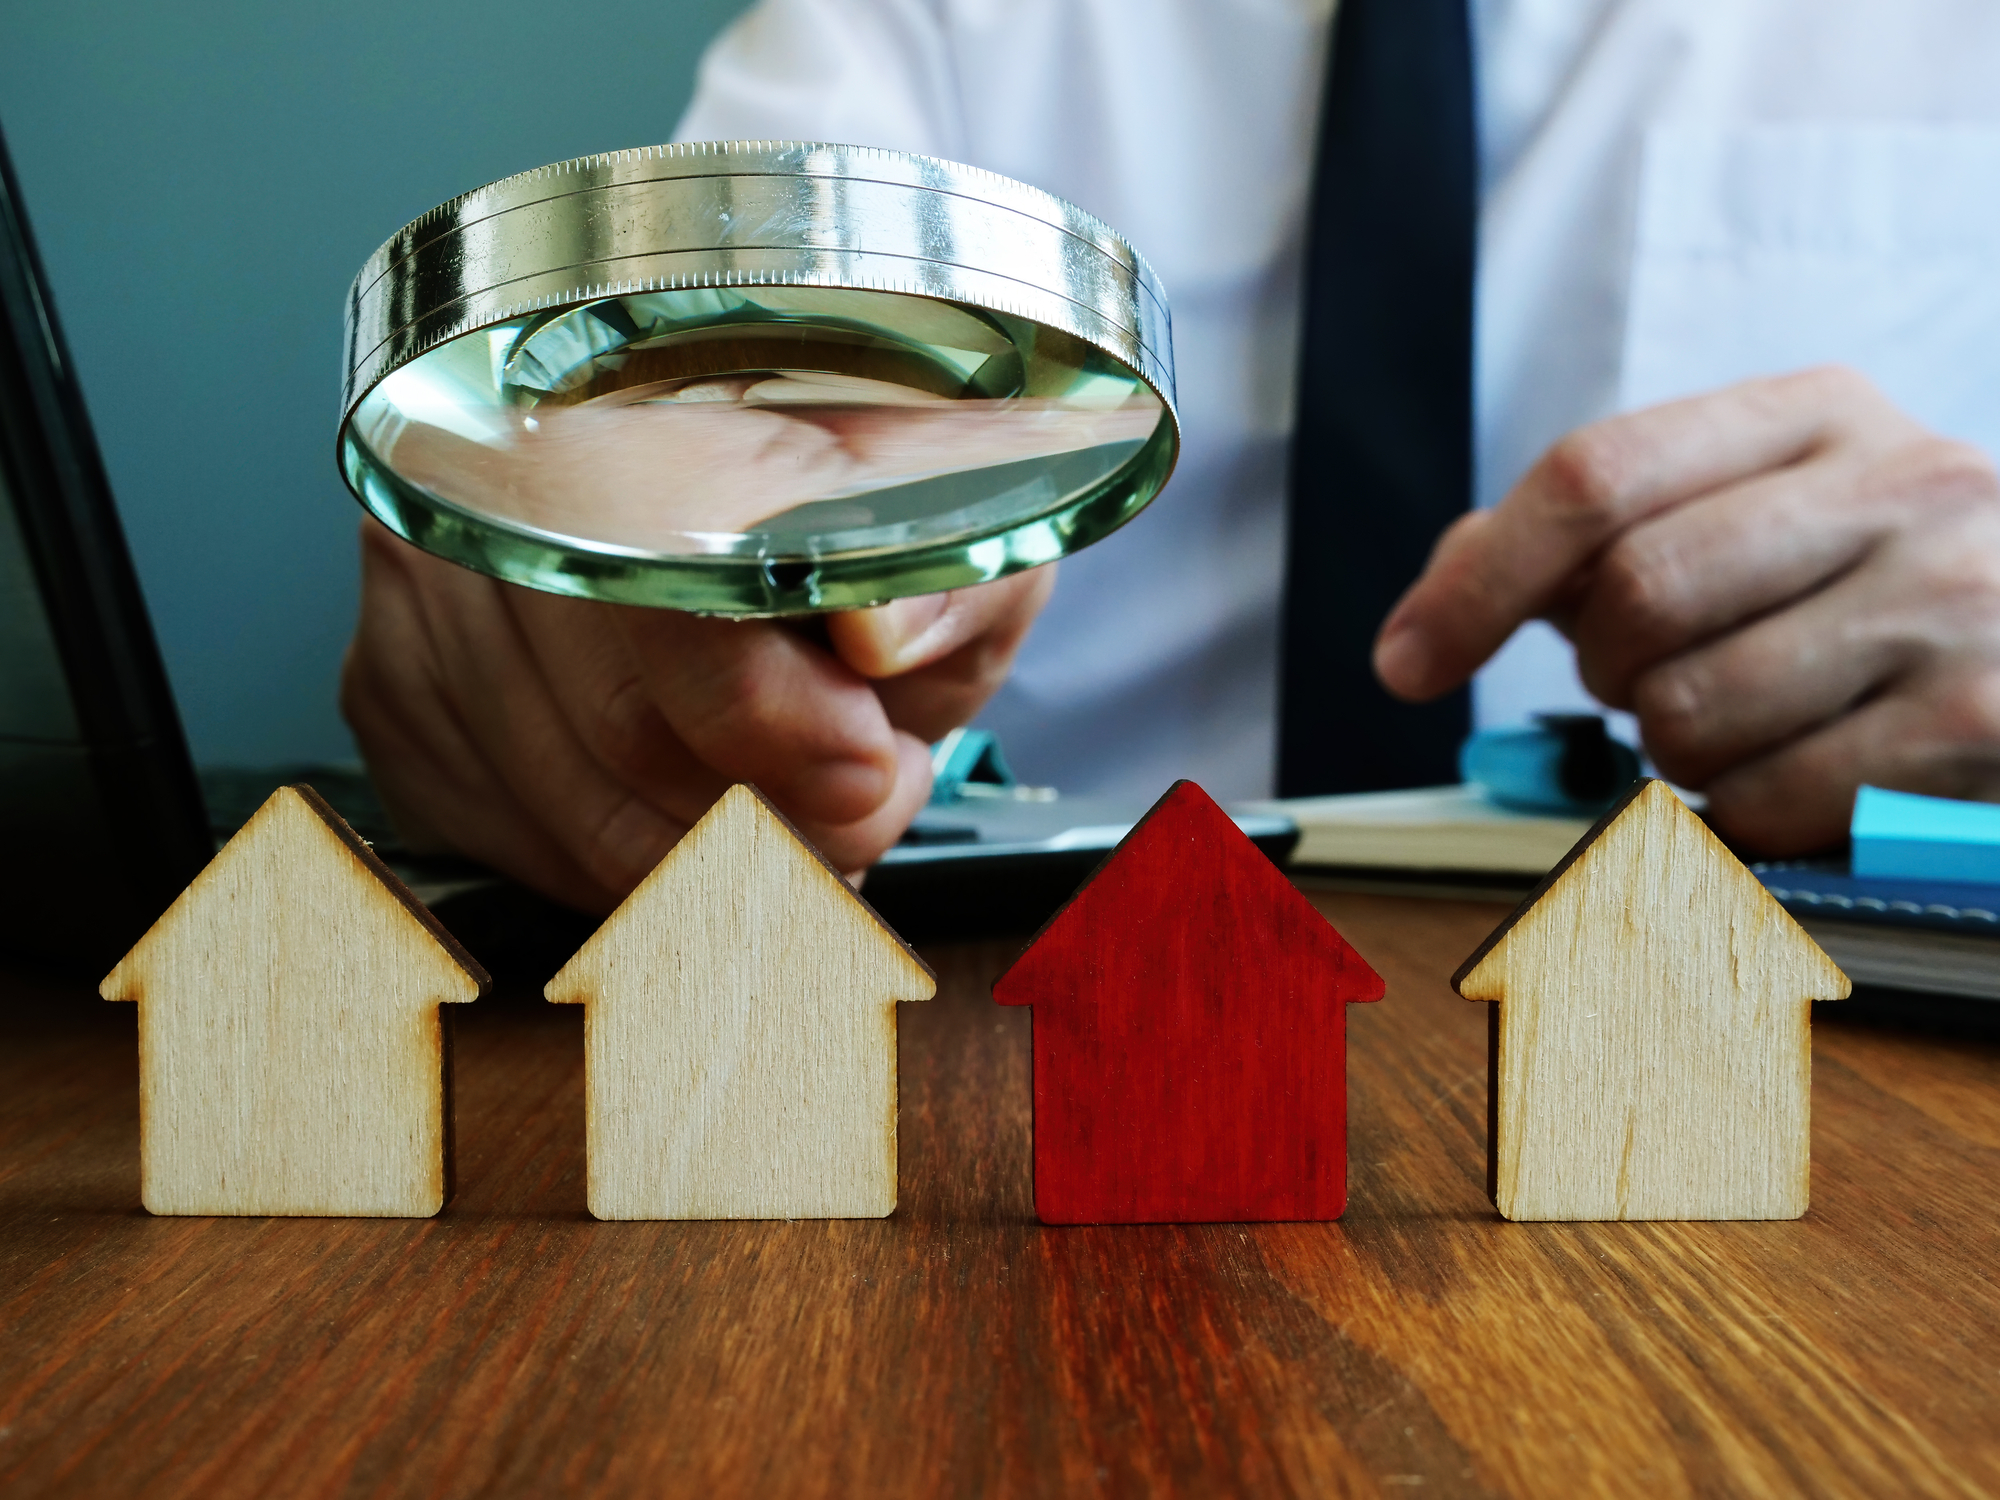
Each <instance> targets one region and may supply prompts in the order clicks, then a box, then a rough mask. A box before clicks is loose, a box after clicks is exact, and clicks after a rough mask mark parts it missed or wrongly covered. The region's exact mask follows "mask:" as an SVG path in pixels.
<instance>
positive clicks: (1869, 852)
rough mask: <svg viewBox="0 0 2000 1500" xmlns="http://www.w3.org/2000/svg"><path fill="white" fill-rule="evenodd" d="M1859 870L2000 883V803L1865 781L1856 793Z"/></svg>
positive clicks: (1899, 877) (1895, 876) (1861, 873)
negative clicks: (1920, 792) (1899, 789)
mask: <svg viewBox="0 0 2000 1500" xmlns="http://www.w3.org/2000/svg"><path fill="white" fill-rule="evenodd" d="M1848 832H1849V836H1850V837H1851V838H1852V839H1853V840H1854V857H1853V864H1852V868H1853V870H1854V873H1855V874H1856V875H1858V876H1865V877H1873V878H1877V879H1881V878H1888V879H1894V880H1956V881H1971V882H1979V883H1984V884H1987V885H2000V806H1995V805H1994V804H1993V803H1990V802H1960V801H1957V800H1955V799H1953V798H1950V797H1919V796H1917V795H1916V794H1915V793H1914V792H1891V791H1885V790H1884V789H1883V788H1881V787H1879V786H1864V787H1863V788H1861V790H1860V792H1859V793H1858V794H1857V795H1856V796H1855V799H1854V822H1853V823H1852V825H1851V826H1850V827H1849V830H1848Z"/></svg>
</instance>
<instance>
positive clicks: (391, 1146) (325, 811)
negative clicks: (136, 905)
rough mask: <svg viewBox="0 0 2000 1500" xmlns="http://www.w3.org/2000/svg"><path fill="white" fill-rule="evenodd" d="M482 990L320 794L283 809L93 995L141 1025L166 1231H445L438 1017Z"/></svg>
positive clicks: (149, 1203) (444, 1116)
mask: <svg viewBox="0 0 2000 1500" xmlns="http://www.w3.org/2000/svg"><path fill="white" fill-rule="evenodd" d="M486 984H487V978H486V975H485V973H484V972H483V971H482V970H481V969H480V968H479V966H478V965H477V964H475V963H474V962H472V960H471V959H470V958H469V957H467V956H466V954H465V953H464V952H463V950H461V949H460V948H459V947H458V945H457V944H456V943H454V942H452V940H451V939H450V937H449V936H447V935H446V934H445V933H444V931H443V929H442V928H440V927H438V925H437V924H436V922H435V921H433V920H432V919H431V917H430V915H429V913H428V912H426V911H425V910H424V908H423V907H422V906H421V905H419V904H418V903H417V901H416V899H415V898H414V897H412V896H411V895H410V893H409V892H408V891H407V890H405V889H404V888H403V886H402V883H401V882H400V881H398V880H397V879H396V877H395V876H394V875H392V874H390V873H389V871H388V869H387V868H386V867H385V866H384V865H383V864H382V863H381V861H379V860H377V859H376V858H375V857H374V855H373V854H371V853H370V852H369V851H368V848H367V846H366V845H365V844H363V843H362V842H361V840H360V839H359V838H357V837H356V836H355V835H354V833H353V832H352V830H350V829H349V828H348V827H347V825H346V824H345V823H343V822H342V821H341V820H340V817H339V815H338V814H337V813H335V812H334V811H333V809H332V808H330V807H328V806H327V805H326V803H325V802H323V801H322V800H321V799H320V798H319V797H318V796H317V795H316V794H315V793H314V792H313V791H312V789H311V788H310V787H281V788H279V789H278V790H277V791H276V792H273V793H272V794H271V796H270V798H269V800H267V801H266V802H265V803H264V805H263V806H262V807H261V808H259V809H258V811H257V813H256V814H255V816H253V817H252V818H251V819H250V821H249V822H248V823H246V824H245V825H244V826H243V828H242V829H241V831H239V832H238V833H237V835H236V837H235V838H233V839H231V840H230V841H229V843H228V844H227V845H225V846H224V847H223V849H222V850H221V852H220V853H218V854H217V855H216V856H215V858H214V860H212V861H211V862H210V863H209V865H208V867H207V868H206V869H205V870H203V871H202V873H201V874H200V875H199V876H197V877H196V878H195V880H194V883H193V884H192V885H190V886H189V887H188V888H187V890H186V891H184V892H183V893H182V894H181V896H180V897H179V899H178V900H176V901H175V902H174V904H173V905H172V906H171V907H169V908H168V909H167V911H166V912H165V914H163V915H162V916H161V918H160V920H159V921H158V922H156V923H155V924H154V925H153V927H152V929H151V930H150V931H148V932H147V934H146V935H145V936H144V937H143V938H141V939H140V940H139V942H138V943H137V944H136V945H135V946H134V947H133V949H132V951H131V952H130V953H128V954H127V955H126V956H125V958H124V959H123V961H121V962H120V963H119V965H118V967H117V968H115V969H113V970H112V971H111V973H110V974H109V975H108V976H106V978H105V980H104V983H103V985H102V987H101V988H100V990H99V993H100V994H101V995H102V996H103V998H104V999H106V1000H132V1001H137V1002H138V1009H139V1057H140V1069H139V1077H140V1121H141V1132H140V1139H141V1156H142V1161H143V1167H142V1178H143V1183H144V1186H143V1189H142V1198H143V1201H144V1202H145V1205H146V1207H147V1208H148V1209H149V1210H150V1211H151V1212H153V1213H156V1214H357V1215H364V1216H367V1215H391V1216H394V1215H408V1216H417V1217H422V1216H425V1215H429V1214H434V1213H436V1212H437V1211H438V1209H439V1208H440V1207H441V1206H442V1205H443V1203H444V1200H445V1196H446V1191H447V1184H448V1181H449V1172H450V1160H449V1154H450V1145H451V1143H450V1140H449V1129H448V1121H449V1118H450V1116H449V1113H448V1106H447V1102H446V1097H445V1096H446V1089H447V1086H448V1083H447V1073H448V1069H447V1067H446V1043H445V1034H444V1024H443V1020H442V1017H441V1015H440V1012H439V1010H438V1007H439V1005H440V1004H443V1003H452V1002H463V1001H469V1000H476V999H477V998H478V997H479V996H480V995H481V994H482V993H483V992H484V991H485V988H486Z"/></svg>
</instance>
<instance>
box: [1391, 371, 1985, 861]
mask: <svg viewBox="0 0 2000 1500" xmlns="http://www.w3.org/2000/svg"><path fill="white" fill-rule="evenodd" d="M1537 617H1540V618H1546V619H1549V620H1552V621H1554V622H1555V624H1556V625H1557V626H1558V627H1560V628H1561V629H1562V630H1563V631H1564V632H1565V633H1566V634H1567V635H1568V636H1569V637H1570V638H1571V639H1572V640H1573V641H1574V642H1575V643H1576V646H1577V660H1578V664H1579V667H1580V669H1581V672H1582V676H1583V680H1584V683H1585V685H1586V686H1588V687H1589V688H1590V690H1591V691H1592V692H1593V693H1595V694H1596V695H1597V696H1598V697H1599V698H1601V699H1602V700H1603V701H1604V702H1606V703H1608V704H1610V705H1612V706H1613V707H1616V708H1626V709H1630V710H1631V711H1632V712H1633V713H1635V714H1636V715H1637V716H1638V719H1639V724H1640V728H1641V730H1642V732H1643V734H1644V737H1645V742H1646V749H1647V751H1648V753H1650V754H1651V756H1652V757H1653V760H1654V763H1655V764H1656V765H1658V767H1659V768H1660V770H1661V772H1662V773H1663V774H1664V775H1666V776H1667V777H1669V778H1671V779H1672V780H1675V781H1678V782H1680V783H1682V784H1683V785H1687V786H1691V787H1697V788H1700V789H1702V790H1703V791H1705V792H1706V793H1707V795H1708V799H1709V807H1710V809H1711V811H1712V814H1713V815H1714V817H1715V819H1716V821H1717V822H1718V824H1719V825H1720V826H1721V827H1722V828H1723V829H1724V830H1725V831H1726V832H1728V833H1729V834H1730V835H1732V836H1734V837H1736V838H1739V839H1741V840H1742V841H1744V842H1745V843H1746V844H1750V845H1752V846H1754V847H1756V848H1758V849H1759V850H1761V851H1764V852H1767V853H1770V854H1774V855H1783V854H1796V853H1803V852H1807V851H1809V850H1812V849H1815V848H1821V847H1824V846H1826V845H1828V844H1832V843H1835V842H1837V841H1838V840H1839V839H1840V838H1841V837H1842V836H1843V835H1844V834H1845V832H1846V828H1847V821H1848V817H1849V814H1850V811H1851V809H1852V807H1853V802H1854V790H1855V787H1856V786H1857V785H1859V784H1860V783H1862V782H1864V781H1865V782H1871V783H1874V784H1876V785H1881V786H1892V787H1899V788H1902V789H1905V790H1908V791H1915V792H1929V793H1933V794H1936V795H1940V796H1951V797H1974V798H1985V799H1993V800H2000V479H1996V477H1995V473H1994V468H1993V464H1992V462H1991V461H1990V460H1989V459H1988V458H1987V457H1986V456H1985V455H1984V454H1983V453H1981V452H1979V451H1978V450H1977V449H1974V448H1970V447H1967V446H1965V445H1963V444H1959V443H1953V442H1948V441H1946V440H1945V439H1943V438H1940V437H1938V436H1937V435H1936V434H1934V433H1931V432H1929V431H1927V430H1926V429H1924V428H1923V427H1921V426H1919V425H1918V424H1917V423H1916V422H1915V421H1913V420H1912V419H1911V418H1909V417H1908V416H1906V415H1905V414H1904V413H1903V412H1901V411H1900V410H1898V409H1897V408H1896V407H1895V406H1893V405H1891V404H1890V402H1889V401H1888V399H1887V398H1886V397H1884V396H1883V395H1882V393H1881V392H1880V391H1878V390H1876V389H1875V387H1874V386H1873V385H1871V384H1869V383H1868V382H1867V381H1866V380H1864V379H1863V378H1862V377H1860V376H1859V375H1856V374H1854V373H1852V372H1851V371H1847V370H1842V369H1822V370H1811V371H1807V372H1805V373H1803V374H1798V375H1788V376H1784V377H1781V378H1778V379H1772V380H1758V381H1751V382H1748V383H1746V384H1743V385H1739V386H1732V387H1730V388H1729V389H1727V390H1723V391H1718V392H1715V393H1713V394H1710V395H1706V396H1699V397H1695V398H1693V399H1691V400H1686V401H1678V402H1674V403H1672V404H1670V405H1667V406H1660V407H1655V408H1653V409H1652V410H1649V411H1641V412H1634V413H1630V414H1628V415H1624V416H1618V417H1613V418H1610V419H1608V420H1606V421H1603V422H1598V423H1595V424H1594V425H1592V426H1589V427H1586V428H1583V429H1581V430H1579V431H1577V432H1575V433H1572V434H1571V435H1570V436H1569V437H1567V438H1565V439H1564V440H1563V441H1562V442H1560V443H1558V444H1557V445H1556V446H1555V447H1554V448H1552V449H1551V450H1550V451H1549V452H1548V454H1547V455H1546V456H1544V457H1543V459H1542V460H1541V462H1539V463H1538V464H1537V465H1536V466H1535V467H1534V468H1533V469H1532V470H1530V471H1529V473H1528V474H1527V476H1526V477H1525V478H1523V479H1522V481H1521V482H1520V484H1518V485H1517V486H1516V487H1515V488H1514V490H1513V492H1512V493H1511V494H1509V495H1508V496H1507V498H1506V499H1505V500H1503V501H1502V502H1501V503H1500V504H1499V505H1497V506H1495V507H1494V508H1493V509H1492V510H1490V511H1486V512H1476V513H1474V514H1472V515H1468V516H1466V517H1465V518H1464V519H1463V520H1461V521H1459V522H1458V523H1457V524H1455V525H1454V526H1453V527H1452V528H1451V529H1450V530H1449V531H1447V532H1446V533H1445V534H1444V536H1443V537H1442V538H1441V539H1440V540H1439V542H1438V546H1437V550H1436V551H1435V552H1434V553H1433V554H1432V557H1431V560H1430V565H1429V567H1428V568H1426V570H1425V572H1424V575H1423V576H1422V577H1421V578H1419V579H1418V580H1417V582H1416V583H1415V584H1414V585H1412V587H1411V588H1410V591H1409V592H1408V593H1407V594H1406V595H1405V596H1404V597H1403V599H1402V601H1401V602H1400V603H1398V604H1397V606H1396V608H1395V609H1394V610H1392V611H1391V612H1390V615H1389V618H1388V619H1387V621H1385V622H1384V624H1383V627H1382V633H1381V636H1380V638H1379V639H1378V640H1377V642H1376V647H1375V666H1376V671H1377V672H1378V673H1379V674H1380V676H1381V678H1382V681H1383V682H1384V684H1385V685H1387V687H1388V688H1389V690H1390V691H1391V692H1394V693H1396V694H1398V695H1399V696H1402V697H1405V698H1411V699H1422V698H1429V697H1434V696H1436V695H1437V694H1439V693H1442V692H1445V691H1447V690H1449V689H1451V688H1453V687H1456V686H1457V685H1458V684H1460V683H1462V682H1464V681H1465V680H1466V679H1467V678H1468V677H1470V676H1471V674H1472V672H1473V671H1474V670H1475V669H1476V668H1477V667H1478V666H1479V664H1480V663H1481V662H1483V661H1485V660H1486V659H1487V658H1488V657H1489V656H1491V655H1492V654H1493V653H1494V652H1495V651H1496V650H1498V649H1499V647H1500V646H1501V644H1502V643H1503V642H1505V641H1506V639H1507V637H1508V636H1509V635H1511V634H1512V633H1513V631H1514V629H1515V627H1516V626H1518V625H1520V624H1521V623H1522V622H1523V621H1525V620H1529V619H1534V618H1537Z"/></svg>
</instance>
